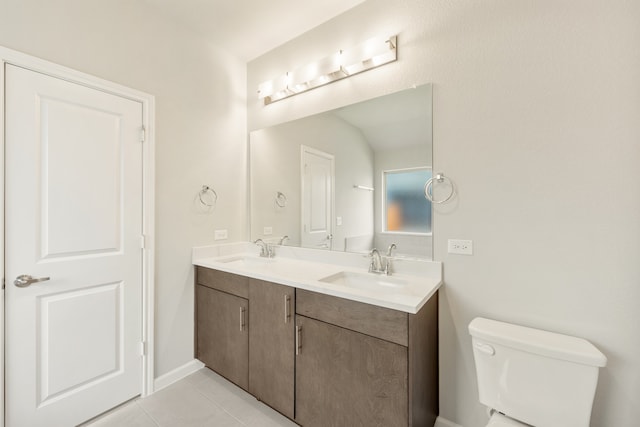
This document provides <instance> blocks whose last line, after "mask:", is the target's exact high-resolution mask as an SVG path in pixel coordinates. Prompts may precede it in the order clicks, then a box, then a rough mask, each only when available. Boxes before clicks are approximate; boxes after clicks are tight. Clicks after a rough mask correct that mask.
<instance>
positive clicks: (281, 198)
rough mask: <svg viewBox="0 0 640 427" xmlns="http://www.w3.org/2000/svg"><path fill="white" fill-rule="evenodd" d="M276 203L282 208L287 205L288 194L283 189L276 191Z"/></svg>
mask: <svg viewBox="0 0 640 427" xmlns="http://www.w3.org/2000/svg"><path fill="white" fill-rule="evenodd" d="M276 205H278V206H280V207H281V208H284V207H285V206H287V196H285V195H284V193H283V192H281V191H278V192H277V193H276Z"/></svg>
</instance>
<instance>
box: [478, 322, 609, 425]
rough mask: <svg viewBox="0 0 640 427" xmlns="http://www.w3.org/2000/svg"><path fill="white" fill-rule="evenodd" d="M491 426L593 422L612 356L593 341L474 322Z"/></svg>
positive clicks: (481, 386)
mask: <svg viewBox="0 0 640 427" xmlns="http://www.w3.org/2000/svg"><path fill="white" fill-rule="evenodd" d="M469 333H470V334H471V336H472V343H473V356H474V358H475V362H476V372H477V375H478V392H479V395H480V402H481V403H482V404H484V405H486V406H487V407H488V408H489V410H490V414H491V419H490V420H489V424H487V427H516V426H527V425H531V426H535V427H588V426H589V419H590V418H591V406H592V404H593V397H594V395H595V392H596V386H597V384H598V369H599V368H601V367H603V366H605V365H606V364H607V358H606V357H605V355H604V354H602V353H601V352H600V351H599V350H598V349H597V348H595V347H594V346H593V345H592V344H591V343H590V342H588V341H586V340H584V339H581V338H575V337H570V336H568V335H561V334H556V333H552V332H546V331H541V330H538V329H532V328H526V327H523V326H517V325H511V324H509V323H504V322H497V321H495V320H489V319H483V318H480V317H478V318H475V319H474V320H473V321H472V322H471V323H470V324H469Z"/></svg>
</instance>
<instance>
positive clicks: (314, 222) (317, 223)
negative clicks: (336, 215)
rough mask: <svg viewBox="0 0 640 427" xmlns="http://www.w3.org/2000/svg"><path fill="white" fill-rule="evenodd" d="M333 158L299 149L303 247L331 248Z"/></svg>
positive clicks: (308, 148)
mask: <svg viewBox="0 0 640 427" xmlns="http://www.w3.org/2000/svg"><path fill="white" fill-rule="evenodd" d="M333 162H334V157H333V155H331V154H328V153H324V152H322V151H319V150H316V149H314V148H310V147H305V146H302V197H301V199H302V234H301V235H302V242H301V244H302V246H303V247H307V248H325V249H331V245H332V238H333V235H332V215H333V185H334V184H333V182H334V176H333V175H334V164H333Z"/></svg>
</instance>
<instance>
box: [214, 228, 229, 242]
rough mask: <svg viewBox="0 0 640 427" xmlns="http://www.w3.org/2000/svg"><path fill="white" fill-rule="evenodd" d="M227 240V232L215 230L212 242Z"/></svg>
mask: <svg viewBox="0 0 640 427" xmlns="http://www.w3.org/2000/svg"><path fill="white" fill-rule="evenodd" d="M228 238H229V233H227V230H216V231H215V232H214V234H213V240H226V239H228Z"/></svg>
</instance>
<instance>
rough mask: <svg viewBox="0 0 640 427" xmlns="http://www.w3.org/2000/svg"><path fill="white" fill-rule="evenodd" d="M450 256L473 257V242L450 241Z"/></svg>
mask: <svg viewBox="0 0 640 427" xmlns="http://www.w3.org/2000/svg"><path fill="white" fill-rule="evenodd" d="M448 242H449V248H448V252H449V253H450V254H459V255H473V240H457V239H449V241H448Z"/></svg>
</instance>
